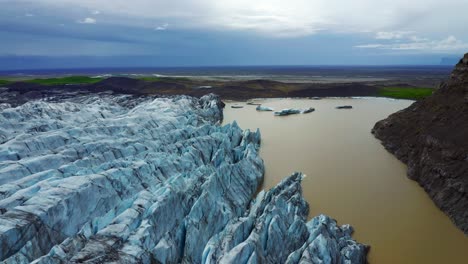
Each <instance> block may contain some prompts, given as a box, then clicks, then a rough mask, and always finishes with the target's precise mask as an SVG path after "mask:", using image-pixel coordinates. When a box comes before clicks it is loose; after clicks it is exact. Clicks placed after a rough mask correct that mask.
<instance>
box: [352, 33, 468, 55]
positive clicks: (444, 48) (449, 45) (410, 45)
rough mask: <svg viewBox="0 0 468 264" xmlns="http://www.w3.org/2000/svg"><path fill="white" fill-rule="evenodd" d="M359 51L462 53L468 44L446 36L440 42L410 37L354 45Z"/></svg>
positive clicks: (467, 47)
mask: <svg viewBox="0 0 468 264" xmlns="http://www.w3.org/2000/svg"><path fill="white" fill-rule="evenodd" d="M354 47H355V48H360V49H383V50H398V51H422V52H456V51H460V52H464V51H466V50H468V43H466V42H463V41H461V40H459V39H457V38H456V37H455V36H452V35H451V36H448V37H446V38H444V39H440V40H430V39H428V38H420V37H416V36H412V37H410V38H409V39H408V40H407V41H405V42H402V43H386V44H383V43H377V44H364V45H356V46H354Z"/></svg>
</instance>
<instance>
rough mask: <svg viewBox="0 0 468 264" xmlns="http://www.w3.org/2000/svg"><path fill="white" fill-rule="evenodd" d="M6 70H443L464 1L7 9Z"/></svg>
mask: <svg viewBox="0 0 468 264" xmlns="http://www.w3.org/2000/svg"><path fill="white" fill-rule="evenodd" d="M0 7H1V8H0V31H2V32H1V39H0V40H1V41H0V69H9V68H17V67H20V68H21V67H24V68H28V67H29V68H37V67H86V66H89V67H95V66H118V67H122V66H197V65H271V64H273V65H323V64H335V65H356V64H438V63H439V62H440V60H441V58H443V57H454V58H455V57H460V56H461V55H462V54H463V53H465V52H468V29H467V27H466V25H468V15H466V14H467V10H468V1H467V0H411V1H408V0H281V1H279V0H165V1H160V0H132V1H129V0H81V1H79V0H33V1H32V0H30V1H28V0H0Z"/></svg>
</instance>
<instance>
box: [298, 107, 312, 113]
mask: <svg viewBox="0 0 468 264" xmlns="http://www.w3.org/2000/svg"><path fill="white" fill-rule="evenodd" d="M314 111H315V108H313V107H309V108H307V109H305V110H302V111H301V114H308V113H312V112H314Z"/></svg>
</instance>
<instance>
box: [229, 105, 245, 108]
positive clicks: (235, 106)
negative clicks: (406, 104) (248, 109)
mask: <svg viewBox="0 0 468 264" xmlns="http://www.w3.org/2000/svg"><path fill="white" fill-rule="evenodd" d="M231 108H244V106H243V105H231Z"/></svg>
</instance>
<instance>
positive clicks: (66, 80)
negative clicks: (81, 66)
mask: <svg viewBox="0 0 468 264" xmlns="http://www.w3.org/2000/svg"><path fill="white" fill-rule="evenodd" d="M102 80H104V78H91V77H87V76H70V77H61V78H47V79H33V80H27V81H26V82H31V83H37V84H42V85H64V84H90V83H97V82H100V81H102Z"/></svg>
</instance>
